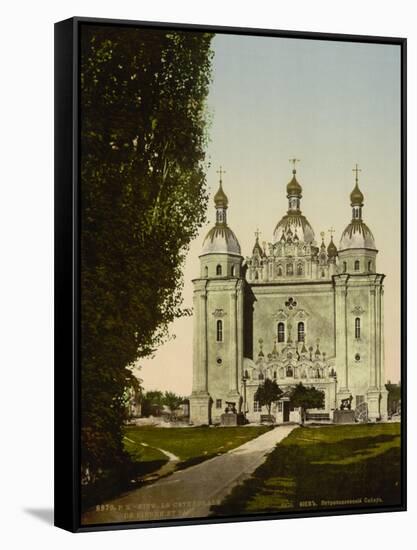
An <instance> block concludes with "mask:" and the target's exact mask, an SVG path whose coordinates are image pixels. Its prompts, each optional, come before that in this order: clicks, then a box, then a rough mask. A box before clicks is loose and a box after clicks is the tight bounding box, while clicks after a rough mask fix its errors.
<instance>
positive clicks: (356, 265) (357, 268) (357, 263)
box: [355, 260, 360, 271]
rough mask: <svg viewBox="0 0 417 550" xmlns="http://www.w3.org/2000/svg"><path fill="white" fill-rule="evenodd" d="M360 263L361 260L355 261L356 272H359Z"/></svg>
mask: <svg viewBox="0 0 417 550" xmlns="http://www.w3.org/2000/svg"><path fill="white" fill-rule="evenodd" d="M359 267H360V263H359V260H355V271H359Z"/></svg>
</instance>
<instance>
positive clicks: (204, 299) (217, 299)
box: [190, 168, 244, 424]
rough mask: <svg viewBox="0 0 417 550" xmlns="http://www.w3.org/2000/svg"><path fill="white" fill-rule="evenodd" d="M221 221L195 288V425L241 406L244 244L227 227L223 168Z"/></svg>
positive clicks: (218, 197) (206, 246)
mask: <svg viewBox="0 0 417 550" xmlns="http://www.w3.org/2000/svg"><path fill="white" fill-rule="evenodd" d="M218 173H219V175H220V177H219V188H218V190H217V192H216V194H215V195H214V205H215V210H216V222H215V225H214V226H213V227H212V228H211V229H210V231H209V232H208V234H207V236H206V238H205V239H204V243H203V250H202V253H201V255H200V277H199V278H198V279H194V280H193V284H194V296H193V304H194V340H193V390H192V394H191V397H190V421H191V423H192V424H210V423H212V422H216V421H217V420H218V419H220V415H221V414H222V413H223V412H224V409H225V407H226V404H227V403H234V405H235V406H236V409H238V408H239V406H240V400H241V399H240V391H239V389H240V383H241V373H242V365H243V294H244V280H243V274H242V261H243V258H242V256H241V250H240V244H239V242H238V240H237V238H236V235H235V234H234V233H233V231H232V230H231V229H230V227H229V226H228V224H227V209H228V205H229V201H228V198H227V196H226V194H225V192H224V190H223V181H222V176H223V174H224V173H225V172H224V171H223V170H222V169H221V168H220V170H219V172H218Z"/></svg>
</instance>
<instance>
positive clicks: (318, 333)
mask: <svg viewBox="0 0 417 550" xmlns="http://www.w3.org/2000/svg"><path fill="white" fill-rule="evenodd" d="M294 165H295V162H294ZM287 199H288V211H287V213H286V214H285V215H284V216H283V217H282V218H281V220H280V221H279V222H278V223H277V225H276V227H275V230H274V232H273V239H272V242H271V243H263V245H262V246H261V244H260V243H259V235H258V234H257V235H256V240H255V244H254V246H253V250H252V254H251V255H250V256H248V257H246V258H244V257H243V255H242V252H241V248H240V244H239V241H238V238H237V237H236V235H235V234H234V233H233V231H232V229H231V228H230V227H229V226H228V224H227V209H228V198H227V196H226V194H225V192H224V191H223V187H222V177H221V172H220V185H219V189H218V191H217V193H216V195H215V197H214V202H215V208H216V223H215V225H214V227H212V229H210V231H209V232H208V234H207V236H206V238H205V240H204V243H203V249H202V253H201V255H200V275H199V277H198V278H197V279H195V280H194V281H193V284H194V304H193V305H194V334H193V390H192V394H191V397H190V421H191V423H193V424H211V423H218V422H219V421H220V416H221V414H222V413H223V412H224V410H225V408H227V407H232V408H235V409H236V411H237V412H242V413H244V415H245V416H246V418H247V419H248V420H249V421H259V420H260V419H261V415H262V414H265V413H266V412H267V411H266V408H265V407H264V408H262V407H260V405H259V403H257V402H256V401H255V399H254V396H255V393H256V390H257V388H258V387H259V385H260V384H262V383H263V381H264V380H265V379H266V378H270V379H273V380H275V381H276V382H277V384H278V386H279V387H280V388H281V390H283V392H284V393H283V394H282V396H281V399H280V400H279V401H278V402H277V403H275V404H274V405H273V408H272V411H271V412H272V414H273V415H274V416H275V418H276V420H277V422H287V421H292V420H297V419H298V411H296V410H291V406H290V402H289V394H290V392H291V389H292V388H293V387H294V386H295V385H296V384H297V383H299V382H302V383H303V384H304V385H305V386H314V387H315V388H316V389H320V390H322V391H323V392H324V396H325V399H324V407H323V409H320V410H310V411H308V414H309V417H310V418H311V419H314V418H316V419H319V420H331V419H332V418H333V411H334V410H336V409H339V408H340V406H341V403H342V400H345V399H349V400H350V401H351V403H352V409H354V410H356V411H361V410H366V413H367V415H368V417H369V419H372V420H379V419H383V418H385V417H386V414H387V391H386V389H385V374H384V308H383V295H384V289H383V280H384V275H383V274H380V273H378V271H377V262H376V260H377V253H378V251H377V249H376V246H375V240H374V237H373V234H372V232H371V230H370V229H369V228H368V226H367V225H366V224H365V222H364V221H363V218H362V209H363V206H364V196H363V194H362V192H361V191H360V189H359V183H358V169H357V168H356V181H355V187H354V189H353V191H352V193H351V195H350V203H351V208H352V219H351V221H350V223H349V224H348V225H347V227H346V229H345V230H344V231H343V233H342V235H341V238H340V241H339V247H338V248H337V247H336V245H335V244H334V242H333V235H331V237H330V242H329V243H328V245H327V246H326V244H325V242H324V233H322V234H321V239H320V240H319V242H317V241H316V237H315V233H314V230H313V228H312V227H311V225H310V223H309V222H308V220H307V219H306V217H305V216H304V215H303V214H302V211H301V199H302V187H301V185H300V184H299V183H298V181H297V178H296V170H295V166H294V170H293V177H292V179H291V181H290V182H289V183H288V185H287Z"/></svg>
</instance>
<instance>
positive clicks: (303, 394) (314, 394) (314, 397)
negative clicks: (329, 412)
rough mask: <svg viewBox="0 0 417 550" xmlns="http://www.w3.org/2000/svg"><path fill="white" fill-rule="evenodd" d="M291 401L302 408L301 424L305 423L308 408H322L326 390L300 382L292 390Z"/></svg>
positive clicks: (293, 404)
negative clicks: (309, 386)
mask: <svg viewBox="0 0 417 550" xmlns="http://www.w3.org/2000/svg"><path fill="white" fill-rule="evenodd" d="M290 403H291V405H292V406H293V407H299V408H300V409H301V411H300V416H301V424H304V422H305V419H306V410H307V409H321V408H322V407H323V406H324V392H322V391H321V390H317V389H316V388H315V387H314V386H313V387H311V388H308V387H307V386H304V384H302V383H301V382H300V383H299V384H297V385H296V386H295V387H294V388H293V389H292V391H291V395H290Z"/></svg>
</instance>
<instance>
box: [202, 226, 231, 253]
mask: <svg viewBox="0 0 417 550" xmlns="http://www.w3.org/2000/svg"><path fill="white" fill-rule="evenodd" d="M204 254H235V255H238V256H240V255H241V251H240V244H239V241H238V240H237V237H236V235H235V234H234V233H233V231H232V230H231V229H230V228H229V227H227V225H215V226H214V227H213V228H212V229H210V231H209V232H208V233H207V236H206V238H205V239H204V242H203V251H202V253H201V255H204Z"/></svg>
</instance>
